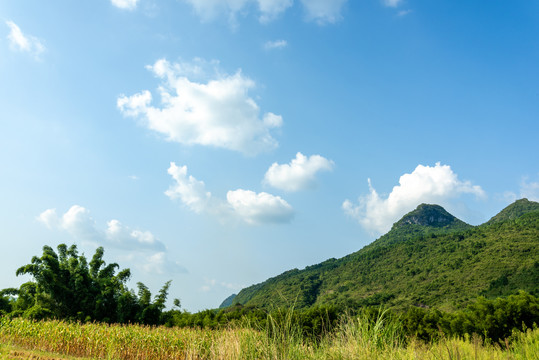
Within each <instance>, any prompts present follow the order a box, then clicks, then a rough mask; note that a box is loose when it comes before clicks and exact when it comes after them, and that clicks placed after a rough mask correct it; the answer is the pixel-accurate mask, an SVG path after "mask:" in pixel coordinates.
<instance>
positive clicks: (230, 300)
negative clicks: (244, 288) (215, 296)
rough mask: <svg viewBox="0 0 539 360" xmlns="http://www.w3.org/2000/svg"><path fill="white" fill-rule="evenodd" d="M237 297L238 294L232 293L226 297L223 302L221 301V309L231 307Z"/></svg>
mask: <svg viewBox="0 0 539 360" xmlns="http://www.w3.org/2000/svg"><path fill="white" fill-rule="evenodd" d="M235 297H236V294H232V295H230V296H229V297H227V298H226V299H224V300H223V302H222V303H221V305H219V309H222V308H226V307H229V306H231V305H233V301H234V298H235Z"/></svg>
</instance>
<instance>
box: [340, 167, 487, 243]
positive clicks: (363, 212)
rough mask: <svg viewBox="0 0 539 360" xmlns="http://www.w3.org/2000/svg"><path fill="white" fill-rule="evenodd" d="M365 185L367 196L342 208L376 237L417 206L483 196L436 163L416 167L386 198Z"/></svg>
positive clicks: (403, 176) (479, 190) (478, 187)
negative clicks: (357, 202) (463, 196)
mask: <svg viewBox="0 0 539 360" xmlns="http://www.w3.org/2000/svg"><path fill="white" fill-rule="evenodd" d="M368 182H369V189H370V193H369V194H368V195H366V196H363V197H360V198H359V204H354V203H352V202H351V201H350V200H345V201H344V203H343V204H342V207H343V210H344V212H345V213H346V214H347V215H349V216H351V217H353V218H355V219H357V220H358V221H359V223H360V224H361V225H362V226H363V227H365V228H366V229H367V230H369V231H373V232H378V233H385V232H386V231H388V230H389V229H390V228H391V225H392V224H393V223H394V222H395V221H397V220H398V219H399V218H400V217H402V216H403V215H404V214H405V213H407V212H409V211H411V210H413V209H414V208H415V207H417V205H419V204H420V203H435V204H440V205H444V204H447V201H448V200H450V199H452V198H456V197H458V196H460V195H462V194H473V195H475V196H477V197H484V196H485V193H484V191H483V189H482V188H481V187H480V186H478V185H472V183H471V182H470V181H461V180H459V178H458V176H457V174H455V173H454V172H453V170H452V169H451V167H450V166H449V165H441V164H440V163H436V165H435V166H433V167H431V166H423V165H418V166H417V167H416V168H415V170H414V171H413V172H412V173H410V174H404V175H402V176H401V177H400V179H399V185H397V186H395V187H393V190H392V191H391V193H390V194H389V195H388V197H387V198H383V197H381V196H380V195H378V192H377V191H376V190H375V189H374V187H373V186H372V184H371V181H370V179H369V180H368Z"/></svg>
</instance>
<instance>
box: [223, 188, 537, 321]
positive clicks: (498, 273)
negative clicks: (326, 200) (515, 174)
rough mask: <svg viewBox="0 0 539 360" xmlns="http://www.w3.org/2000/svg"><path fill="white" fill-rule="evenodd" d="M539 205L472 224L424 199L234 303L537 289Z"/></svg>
mask: <svg viewBox="0 0 539 360" xmlns="http://www.w3.org/2000/svg"><path fill="white" fill-rule="evenodd" d="M537 209H539V204H538V203H536V202H532V201H528V200H525V199H523V200H519V201H517V202H515V203H514V204H512V205H510V206H508V207H507V208H506V209H504V210H503V211H502V212H500V213H499V214H498V215H496V216H495V217H493V218H492V219H491V220H490V221H489V222H487V223H485V224H483V225H480V226H476V227H474V226H471V225H468V224H466V223H464V222H462V221H461V220H459V219H457V218H455V217H454V216H453V215H451V214H449V213H448V212H447V211H445V210H444V209H443V208H442V207H440V206H438V205H426V204H422V205H420V206H418V208H417V209H415V210H414V211H412V212H410V213H408V214H406V215H405V216H404V217H403V218H402V219H401V220H399V221H398V222H397V223H395V224H394V225H393V227H392V229H391V230H390V231H389V232H388V233H387V234H386V235H384V236H382V237H380V238H379V239H378V240H376V241H374V242H373V243H372V244H370V245H368V246H366V247H364V248H363V249H361V250H359V251H357V252H355V253H352V254H350V255H348V256H345V257H343V258H341V259H329V260H326V261H324V262H322V263H320V264H317V265H313V266H308V267H306V268H305V269H303V270H298V269H293V270H289V271H287V272H285V273H283V274H281V275H278V276H276V277H273V278H270V279H268V280H266V281H264V282H262V283H260V284H256V285H253V286H250V287H247V288H245V289H243V290H241V291H240V293H239V294H238V295H237V296H236V297H235V298H234V303H240V304H244V305H253V306H258V307H262V308H270V307H276V306H290V305H294V306H295V307H296V308H308V307H311V306H313V305H321V304H339V305H345V306H351V307H355V306H361V305H378V304H387V305H388V306H392V307H396V308H401V307H406V306H410V305H416V306H437V307H440V308H442V309H446V310H453V309H455V308H459V307H461V306H462V305H464V304H465V303H466V302H467V301H468V300H470V299H474V298H476V297H477V296H479V295H484V296H487V297H496V296H501V295H507V294H510V293H512V292H515V291H516V290H517V289H523V290H526V291H528V292H529V293H532V294H534V295H539V211H536V210H537Z"/></svg>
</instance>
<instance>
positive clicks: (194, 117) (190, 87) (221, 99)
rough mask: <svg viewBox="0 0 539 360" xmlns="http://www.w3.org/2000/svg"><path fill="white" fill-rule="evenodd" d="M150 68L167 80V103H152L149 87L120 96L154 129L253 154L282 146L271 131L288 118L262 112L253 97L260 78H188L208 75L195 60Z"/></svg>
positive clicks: (126, 109) (188, 141)
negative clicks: (253, 89) (261, 114)
mask: <svg viewBox="0 0 539 360" xmlns="http://www.w3.org/2000/svg"><path fill="white" fill-rule="evenodd" d="M148 69H150V70H151V71H152V72H153V73H154V74H155V75H156V76H157V77H159V78H160V79H161V80H162V84H161V86H160V87H159V93H160V97H161V104H160V106H152V105H151V102H152V95H151V93H150V92H149V91H148V90H144V91H142V92H141V93H138V94H135V95H132V96H129V97H128V96H120V97H119V98H118V100H117V106H118V108H119V109H120V110H121V111H122V113H124V114H125V115H127V116H141V117H142V118H143V119H144V121H145V123H146V126H147V127H148V128H150V129H151V130H154V131H157V132H159V133H161V134H163V135H165V136H166V138H167V140H169V141H175V142H178V143H181V144H185V145H195V144H197V145H206V146H214V147H219V148H225V149H229V150H235V151H239V152H242V153H244V154H247V155H254V154H257V153H259V152H261V151H267V150H271V149H274V148H275V147H277V145H278V144H277V141H276V140H275V139H274V138H273V137H272V136H271V134H270V130H271V129H273V128H276V127H279V126H281V124H282V117H281V116H279V115H275V114H273V113H270V112H268V113H265V114H264V115H263V116H262V118H261V117H260V108H259V106H258V104H257V103H256V102H255V101H254V100H253V98H251V97H250V96H249V91H250V90H251V89H252V88H254V87H255V82H254V81H253V80H251V79H249V78H247V77H245V76H243V75H242V73H241V71H237V72H236V73H235V74H234V75H217V77H216V78H215V79H210V80H209V81H207V82H205V83H204V82H196V81H194V80H191V79H190V78H188V77H187V75H190V76H192V77H194V76H195V75H197V74H198V76H199V77H200V76H204V75H205V73H204V71H203V70H202V69H201V68H200V67H198V66H195V65H193V64H170V63H169V62H168V61H167V60H165V59H161V60H158V61H157V62H156V63H155V64H154V65H153V66H148ZM268 119H270V120H271V121H268Z"/></svg>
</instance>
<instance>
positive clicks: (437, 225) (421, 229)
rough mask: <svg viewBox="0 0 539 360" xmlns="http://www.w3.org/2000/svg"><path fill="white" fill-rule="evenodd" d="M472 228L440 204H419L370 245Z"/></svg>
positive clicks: (386, 243)
mask: <svg viewBox="0 0 539 360" xmlns="http://www.w3.org/2000/svg"><path fill="white" fill-rule="evenodd" d="M470 228H473V226H472V225H469V224H466V223H465V222H464V221H461V220H459V219H457V218H456V217H454V216H453V215H451V214H450V213H448V212H447V211H446V210H445V209H444V208H443V207H441V206H440V205H430V204H421V205H419V206H418V207H417V208H416V209H415V210H413V211H411V212H409V213H408V214H406V215H404V216H403V217H402V219H400V220H399V221H397V222H396V223H395V224H393V227H392V228H391V230H390V231H389V232H388V233H387V234H385V235H383V236H381V237H380V238H379V239H378V240H376V241H374V242H373V243H372V244H370V246H371V247H372V246H380V245H388V244H392V243H395V242H399V241H406V240H409V239H412V238H414V237H417V236H420V235H423V236H427V235H430V234H441V233H449V232H455V231H462V230H467V229H470Z"/></svg>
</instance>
